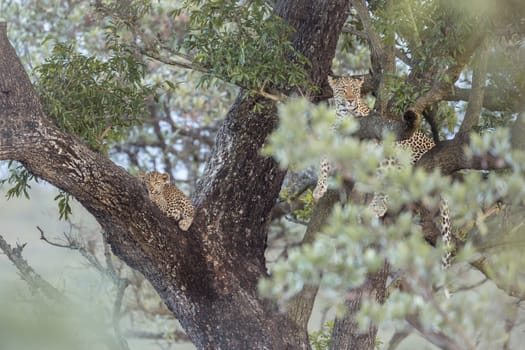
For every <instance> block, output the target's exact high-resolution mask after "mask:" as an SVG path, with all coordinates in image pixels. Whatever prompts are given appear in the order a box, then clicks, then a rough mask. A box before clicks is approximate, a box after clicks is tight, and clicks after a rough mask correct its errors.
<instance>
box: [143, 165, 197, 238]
mask: <svg viewBox="0 0 525 350" xmlns="http://www.w3.org/2000/svg"><path fill="white" fill-rule="evenodd" d="M139 178H140V179H141V180H142V182H144V183H145V184H146V187H147V189H148V193H149V198H150V199H151V201H152V202H153V203H154V204H155V205H156V206H157V207H159V209H160V210H161V211H162V212H163V213H164V214H166V216H168V217H171V218H173V219H175V220H176V221H178V224H179V227H180V229H181V230H183V231H187V230H188V229H189V227H190V226H191V224H192V222H193V218H194V216H195V208H194V207H193V205H192V204H191V201H190V199H189V198H188V197H186V195H185V194H184V193H182V191H181V190H179V189H178V188H177V187H176V186H174V185H172V184H170V183H169V182H170V176H169V174H164V173H159V172H157V171H152V172H149V173H145V174H144V173H139Z"/></svg>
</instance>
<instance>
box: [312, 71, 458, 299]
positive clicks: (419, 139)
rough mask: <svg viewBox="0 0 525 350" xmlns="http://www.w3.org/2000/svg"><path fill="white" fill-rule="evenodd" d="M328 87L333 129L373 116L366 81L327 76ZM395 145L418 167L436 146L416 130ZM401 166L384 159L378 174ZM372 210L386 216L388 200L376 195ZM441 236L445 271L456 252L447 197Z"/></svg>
mask: <svg viewBox="0 0 525 350" xmlns="http://www.w3.org/2000/svg"><path fill="white" fill-rule="evenodd" d="M328 84H329V85H330V87H331V88H332V90H333V94H334V101H335V108H336V122H335V123H334V126H333V130H334V131H335V130H337V128H338V126H339V124H340V123H341V121H342V120H344V119H345V118H347V117H364V116H367V115H368V114H369V113H370V108H369V107H368V105H367V104H366V103H365V102H364V101H363V100H362V97H361V86H362V85H363V80H360V79H355V78H352V77H350V76H345V77H340V78H332V77H330V76H329V77H328ZM396 145H397V146H398V147H400V148H402V149H406V150H409V151H411V163H412V164H415V163H416V162H417V161H418V160H419V159H420V158H421V157H422V156H423V155H424V154H425V153H426V152H428V151H429V150H430V149H431V148H433V147H434V146H435V143H434V140H432V139H431V138H430V137H428V136H427V135H425V134H424V133H423V132H421V131H416V132H414V133H413V134H412V136H411V137H409V138H407V139H405V140H402V141H398V142H396ZM391 166H399V165H398V164H397V161H396V160H395V159H394V158H389V159H385V160H383V161H382V162H381V163H380V165H379V169H378V172H382V171H384V170H385V168H387V167H391ZM330 168H331V165H330V161H329V160H328V159H326V158H324V159H322V160H321V164H320V170H319V176H318V180H317V185H316V187H315V189H314V191H313V197H314V200H315V201H318V200H319V199H320V198H321V197H322V196H323V195H324V194H325V193H326V191H327V188H328V187H327V181H328V176H329V173H330ZM370 207H371V209H372V210H373V212H374V214H375V215H376V216H377V217H383V216H384V215H385V214H386V211H387V208H388V207H387V198H386V196H385V195H382V194H379V193H374V197H373V199H372V201H371V203H370ZM440 233H441V236H442V239H443V244H444V246H445V249H446V253H445V255H444V256H443V257H442V261H441V263H442V267H443V269H446V268H448V267H449V266H450V265H451V262H452V258H453V255H454V251H453V237H452V229H451V224H450V210H449V206H448V203H447V202H446V200H445V199H444V198H442V199H441V202H440ZM445 294H446V295H447V296H449V293H448V290H447V289H446V288H445Z"/></svg>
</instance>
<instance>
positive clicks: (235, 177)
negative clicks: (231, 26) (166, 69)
mask: <svg viewBox="0 0 525 350" xmlns="http://www.w3.org/2000/svg"><path fill="white" fill-rule="evenodd" d="M348 6H349V5H348V2H347V1H344V0H308V1H280V2H279V3H278V4H277V5H276V9H277V10H276V13H277V14H278V15H280V16H281V17H282V18H283V19H284V20H286V21H288V22H289V23H291V24H292V25H293V26H294V27H295V28H296V36H295V39H294V45H295V47H296V48H297V49H298V50H299V51H300V52H302V53H303V54H304V55H305V56H306V57H308V58H309V59H310V61H311V62H312V67H311V69H310V71H309V73H310V79H311V80H312V82H314V83H315V84H321V83H323V82H324V81H325V79H326V74H327V73H328V71H329V70H330V65H331V61H332V58H333V56H334V53H335V47H336V43H337V38H338V35H339V32H340V30H341V28H342V26H343V23H344V21H345V19H346V17H347V11H348ZM256 102H258V103H262V104H263V106H264V108H263V109H262V111H257V112H256V111H255V109H254V108H253V107H254V105H255V103H256ZM277 122H278V117H277V113H276V108H275V105H274V102H272V101H265V100H256V99H255V98H245V97H243V95H242V93H241V95H240V96H239V97H238V98H237V100H236V102H235V103H234V105H233V106H232V108H231V109H230V111H229V113H228V115H227V117H226V120H225V121H224V124H223V126H222V127H221V129H220V131H219V133H218V135H217V139H216V144H215V147H214V149H213V151H212V155H211V157H210V160H209V161H208V163H207V166H206V169H205V171H204V174H203V176H202V178H201V180H200V181H199V182H198V185H197V189H196V192H195V195H194V198H193V199H194V201H193V202H194V204H195V206H196V209H197V212H196V218H195V220H194V223H193V225H192V226H191V227H190V229H189V231H187V232H182V231H180V230H179V229H178V227H177V225H176V224H175V222H174V221H172V220H171V219H170V218H167V217H166V216H164V215H163V214H162V213H161V212H160V210H159V209H158V208H157V207H155V206H154V205H153V204H152V203H151V201H150V200H149V199H148V196H147V193H146V190H145V189H144V188H143V187H142V185H141V184H140V183H139V181H138V180H137V179H136V178H134V177H133V176H131V175H130V174H129V173H127V172H126V171H125V170H124V169H123V168H121V167H119V166H117V165H115V164H114V163H112V162H111V161H110V160H109V159H107V158H104V157H103V156H101V155H99V154H96V153H93V152H92V151H91V150H89V149H88V148H87V147H86V146H85V145H83V144H82V142H81V141H80V140H79V139H78V138H76V137H74V136H72V135H68V134H66V133H64V132H62V131H60V130H59V129H58V128H56V126H55V125H53V123H52V122H51V121H50V120H49V119H48V117H47V116H46V115H45V114H44V113H43V111H42V108H41V106H40V104H39V101H38V98H37V97H36V95H35V92H34V90H33V88H32V86H31V83H30V81H29V79H28V77H27V75H26V73H25V72H24V70H23V68H22V66H21V63H20V61H19V59H18V57H17V56H16V53H15V51H14V49H13V48H12V46H11V45H10V44H9V42H8V39H7V35H6V26H5V24H2V25H1V26H0V159H12V160H18V161H20V162H21V163H22V164H24V165H25V166H26V168H27V169H28V170H29V171H30V172H32V173H33V174H34V175H36V176H38V177H40V178H42V179H45V180H46V181H48V182H49V183H51V184H53V185H55V186H57V187H58V188H60V189H62V190H64V191H66V192H68V193H70V194H71V195H73V196H74V197H75V198H76V199H77V200H78V201H79V202H80V203H81V204H82V205H83V206H84V207H85V208H86V209H87V210H88V211H89V212H90V213H91V214H92V215H93V216H94V217H95V218H96V219H97V221H98V222H99V224H100V225H101V227H102V229H103V230H104V232H105V239H106V240H107V242H108V243H109V244H110V246H111V248H112V250H113V252H114V254H115V255H117V256H118V257H119V258H121V259H122V260H123V261H124V262H126V263H127V264H128V265H129V266H131V267H132V268H135V269H137V270H139V271H140V272H141V273H143V274H144V276H145V277H146V278H147V279H148V280H149V281H150V282H151V283H152V285H153V287H154V288H155V289H156V291H157V292H158V293H159V295H160V297H161V298H162V300H163V301H164V302H165V304H166V305H167V306H168V308H169V309H170V310H171V311H172V312H173V313H174V315H175V317H176V318H177V319H178V320H179V321H180V323H181V324H182V326H183V328H184V329H185V331H186V332H187V334H188V336H189V337H190V338H191V340H192V341H193V343H194V344H195V346H196V347H197V348H199V349H308V348H309V347H310V345H309V342H308V334H307V330H306V327H303V326H301V327H299V326H298V325H297V323H296V322H295V321H294V320H292V319H290V318H289V317H287V316H286V315H284V314H282V313H280V312H278V311H277V309H276V308H275V307H274V305H273V304H272V303H271V302H269V301H267V300H263V299H262V298H260V297H259V296H258V295H257V290H256V285H257V281H258V280H259V279H260V278H261V277H264V276H266V267H265V259H264V251H265V248H266V238H267V232H268V225H269V218H270V212H271V208H272V207H273V206H274V203H275V200H276V198H277V196H278V193H279V190H280V187H281V183H282V180H283V176H284V173H285V172H284V171H283V170H280V169H279V167H278V165H277V164H276V162H275V161H273V160H272V159H270V158H265V157H262V156H261V155H260V153H259V151H260V148H261V146H262V145H263V144H264V142H265V140H266V137H267V136H268V135H269V133H271V132H272V131H273V130H274V128H275V127H276V126H277Z"/></svg>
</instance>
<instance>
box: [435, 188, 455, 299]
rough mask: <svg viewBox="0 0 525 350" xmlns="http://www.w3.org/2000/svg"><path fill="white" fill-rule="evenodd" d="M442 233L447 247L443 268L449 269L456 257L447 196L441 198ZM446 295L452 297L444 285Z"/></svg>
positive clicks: (442, 258)
mask: <svg viewBox="0 0 525 350" xmlns="http://www.w3.org/2000/svg"><path fill="white" fill-rule="evenodd" d="M439 211H440V216H441V220H440V223H441V225H440V233H441V239H442V240H443V246H444V247H445V253H444V255H443V256H442V257H441V268H442V269H443V271H444V270H446V269H448V268H449V267H450V266H451V265H452V259H453V258H454V250H455V247H454V242H453V237H452V228H451V224H450V208H449V206H448V202H447V200H446V199H445V198H441V201H440V208H439ZM444 291H445V296H446V297H447V298H450V296H451V295H452V294H451V292H450V290H449V289H448V287H447V286H446V285H445V287H444Z"/></svg>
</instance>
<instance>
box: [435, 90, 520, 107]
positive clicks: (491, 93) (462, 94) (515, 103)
mask: <svg viewBox="0 0 525 350" xmlns="http://www.w3.org/2000/svg"><path fill="white" fill-rule="evenodd" d="M471 94H472V89H470V88H461V87H458V86H454V88H453V89H452V90H451V91H449V92H448V93H447V94H446V95H445V96H444V100H446V101H454V102H458V101H468V100H469V97H470V96H471ZM524 96H525V95H524ZM513 97H515V96H513ZM524 106H525V99H515V98H512V99H511V100H509V99H507V98H504V96H502V93H501V89H498V88H497V87H490V86H489V87H487V88H486V89H485V93H484V98H483V108H486V109H488V110H490V111H508V112H511V113H519V112H522V111H523V110H524V109H525V107H524Z"/></svg>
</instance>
